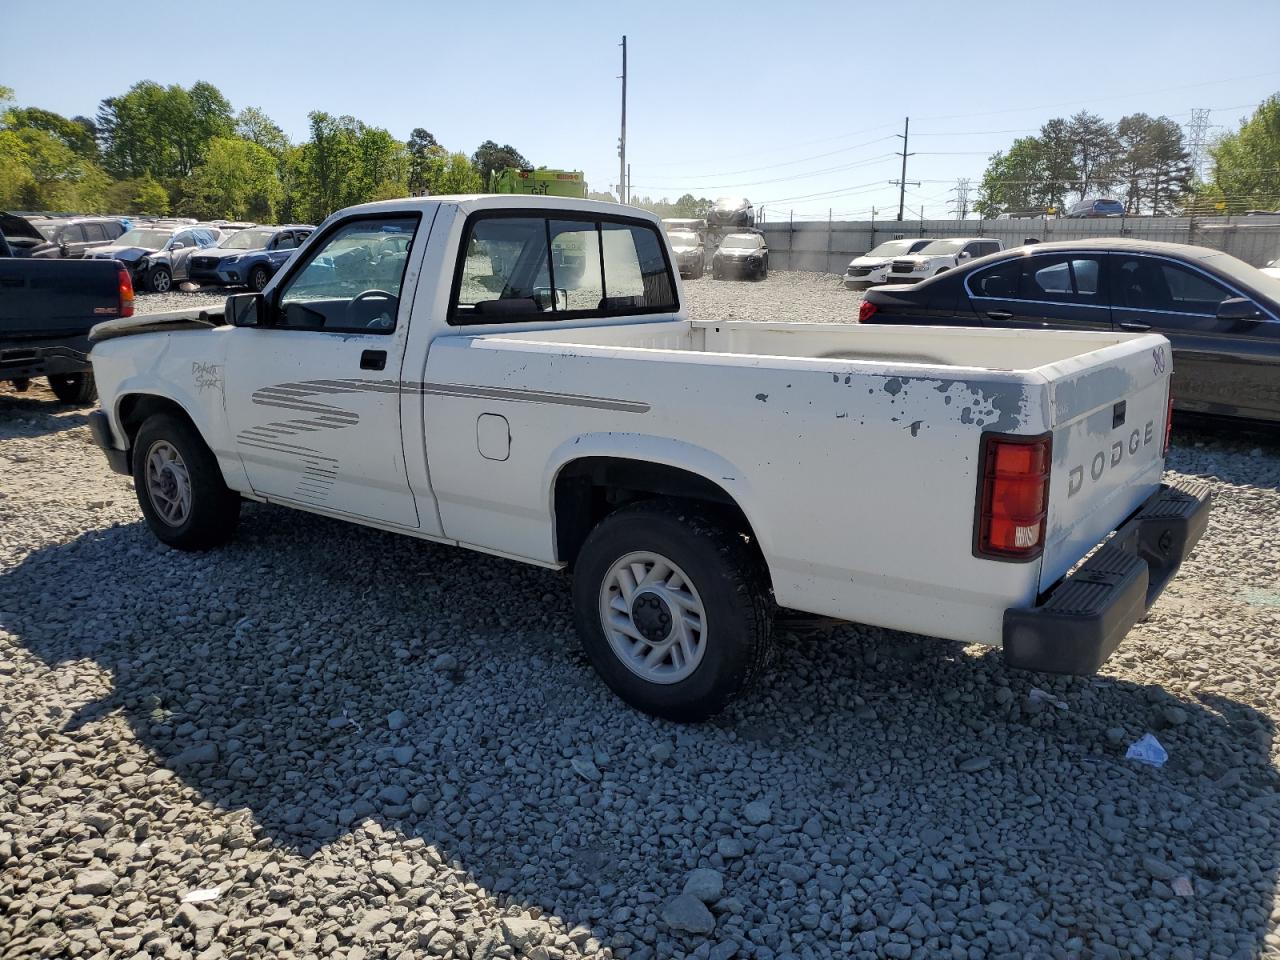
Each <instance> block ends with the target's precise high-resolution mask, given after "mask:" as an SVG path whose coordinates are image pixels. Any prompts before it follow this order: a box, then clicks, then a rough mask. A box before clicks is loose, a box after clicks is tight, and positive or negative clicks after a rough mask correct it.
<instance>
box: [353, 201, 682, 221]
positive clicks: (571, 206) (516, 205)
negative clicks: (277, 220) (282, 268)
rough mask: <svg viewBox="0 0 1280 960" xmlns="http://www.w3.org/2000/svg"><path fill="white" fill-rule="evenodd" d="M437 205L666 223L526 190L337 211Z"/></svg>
mask: <svg viewBox="0 0 1280 960" xmlns="http://www.w3.org/2000/svg"><path fill="white" fill-rule="evenodd" d="M437 204H439V205H441V206H445V205H449V206H454V207H457V208H458V209H459V210H460V211H461V212H462V213H464V214H468V213H472V212H474V211H477V210H535V211H536V210H547V211H551V210H569V211H576V212H581V213H587V214H594V215H595V216H601V215H604V216H612V217H627V218H629V219H632V220H647V221H649V222H650V223H652V224H653V225H654V226H657V227H661V226H662V222H661V221H660V220H659V219H658V217H657V215H656V214H653V213H650V212H649V211H648V210H642V209H640V208H639V207H632V206H628V205H627V204H624V203H609V202H608V201H605V200H583V199H580V198H578V197H551V196H541V195H539V194H524V193H470V194H449V195H445V196H439V197H404V198H402V199H399V200H378V201H375V202H373V203H362V204H359V205H358V206H354V207H345V208H343V209H342V210H339V211H337V212H338V213H341V214H344V215H346V214H367V213H391V212H397V211H411V210H417V211H425V210H429V209H431V208H432V207H433V206H435V205H437ZM331 216H332V215H331Z"/></svg>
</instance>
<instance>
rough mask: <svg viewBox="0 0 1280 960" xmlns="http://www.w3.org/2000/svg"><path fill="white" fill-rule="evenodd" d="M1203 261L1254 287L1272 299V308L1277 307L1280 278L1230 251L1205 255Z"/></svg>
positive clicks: (1206, 264)
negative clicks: (1253, 265) (1246, 261)
mask: <svg viewBox="0 0 1280 960" xmlns="http://www.w3.org/2000/svg"><path fill="white" fill-rule="evenodd" d="M1201 263H1203V264H1204V265H1205V266H1207V267H1213V268H1214V269H1215V270H1220V271H1222V274H1223V275H1224V276H1227V277H1230V278H1231V279H1232V280H1235V281H1237V282H1238V283H1242V284H1245V285H1247V286H1250V287H1253V289H1254V290H1257V291H1258V292H1259V293H1261V294H1262V295H1263V296H1265V297H1267V298H1268V299H1269V300H1271V301H1272V304H1268V306H1270V307H1271V309H1273V310H1274V309H1275V307H1274V305H1273V304H1275V303H1280V280H1277V279H1276V278H1275V277H1272V276H1269V275H1268V274H1265V273H1263V272H1262V271H1261V270H1259V269H1258V268H1257V267H1251V266H1249V264H1247V263H1245V262H1244V261H1243V260H1240V259H1239V258H1237V257H1233V256H1231V254H1229V253H1215V254H1213V255H1212V256H1208V257H1205V258H1204V259H1203V260H1202V261H1201Z"/></svg>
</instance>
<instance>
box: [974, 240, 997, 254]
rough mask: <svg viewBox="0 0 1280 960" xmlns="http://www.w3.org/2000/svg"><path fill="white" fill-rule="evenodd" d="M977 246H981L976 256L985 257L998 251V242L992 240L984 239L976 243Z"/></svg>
mask: <svg viewBox="0 0 1280 960" xmlns="http://www.w3.org/2000/svg"><path fill="white" fill-rule="evenodd" d="M978 246H979V247H980V248H981V249H980V251H979V253H978V256H980V257H985V256H987V255H988V254H991V253H999V252H1000V244H998V243H996V242H995V241H994V240H985V241H983V242H982V243H980V244H978Z"/></svg>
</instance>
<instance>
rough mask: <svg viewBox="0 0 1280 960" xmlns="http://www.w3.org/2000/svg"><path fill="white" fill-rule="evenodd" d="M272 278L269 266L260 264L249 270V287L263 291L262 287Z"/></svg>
mask: <svg viewBox="0 0 1280 960" xmlns="http://www.w3.org/2000/svg"><path fill="white" fill-rule="evenodd" d="M270 279H271V274H270V273H269V272H268V271H267V268H266V267H264V266H263V265H262V264H258V265H257V266H256V267H254V268H253V269H252V270H250V271H249V289H250V290H253V291H254V292H255V293H261V292H262V288H263V287H265V286H266V285H267V283H268V281H270Z"/></svg>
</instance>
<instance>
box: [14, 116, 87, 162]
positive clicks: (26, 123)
mask: <svg viewBox="0 0 1280 960" xmlns="http://www.w3.org/2000/svg"><path fill="white" fill-rule="evenodd" d="M83 119H84V118H80V120H68V119H67V118H66V117H64V116H62V115H61V114H58V113H54V112H53V111H51V110H41V109H40V108H39V107H23V108H21V109H16V108H15V109H13V110H10V111H8V112H7V113H6V114H5V118H4V124H5V126H6V127H8V128H9V129H10V130H43V131H44V132H45V133H48V134H50V135H51V136H54V137H56V138H57V139H59V140H61V141H62V142H63V143H64V144H65V145H66V146H67V148H68V149H69V150H71V151H72V152H73V153H75V154H76V155H77V156H80V157H84V158H85V159H87V160H94V159H97V156H98V143H97V141H96V140H95V139H94V131H93V130H92V129H91V128H89V127H86V126H85V125H84V123H82V122H81V121H82V120H83Z"/></svg>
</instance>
